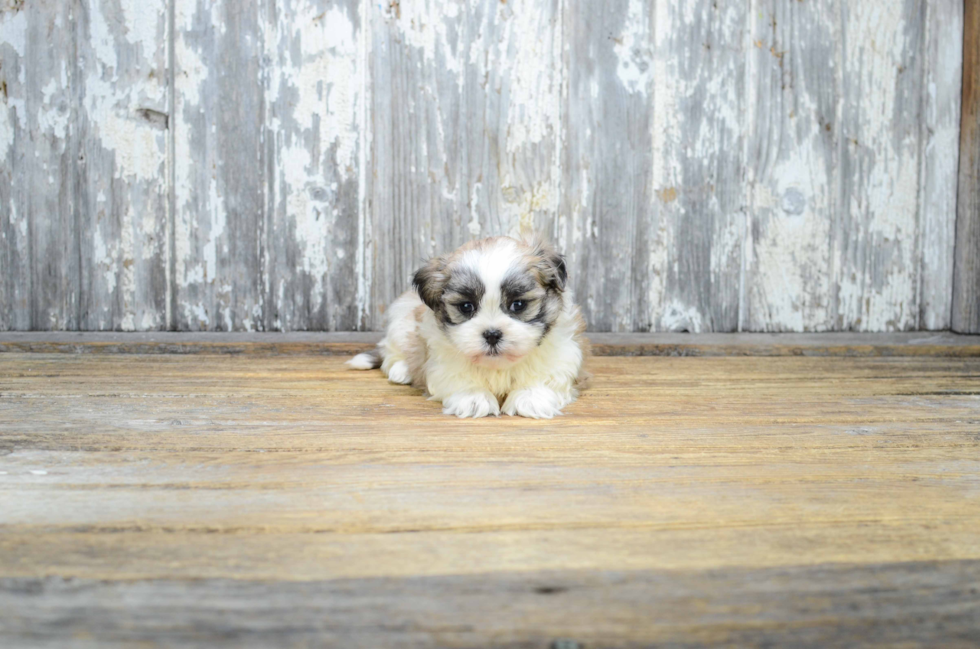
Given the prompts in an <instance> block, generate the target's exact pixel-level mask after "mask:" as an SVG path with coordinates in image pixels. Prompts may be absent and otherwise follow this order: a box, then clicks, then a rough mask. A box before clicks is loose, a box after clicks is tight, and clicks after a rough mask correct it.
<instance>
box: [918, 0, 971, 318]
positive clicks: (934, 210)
mask: <svg viewBox="0 0 980 649" xmlns="http://www.w3.org/2000/svg"><path fill="white" fill-rule="evenodd" d="M962 31H963V2H961V1H960V0H944V1H941V2H929V3H926V24H925V34H924V36H923V38H924V41H925V44H924V53H923V56H924V57H925V61H924V62H923V70H924V73H923V81H922V83H923V86H922V97H921V99H922V108H921V110H922V115H921V118H920V122H919V127H920V129H921V130H922V133H921V135H920V138H921V142H920V146H921V147H922V153H921V171H920V172H919V174H920V179H919V180H920V183H921V187H920V190H919V191H920V199H919V209H920V212H921V214H920V217H919V218H920V225H919V229H920V235H919V239H920V242H919V251H920V252H919V255H920V261H919V263H920V264H921V268H920V269H919V296H918V303H919V321H918V328H919V329H948V328H949V327H950V324H951V321H950V316H951V309H952V301H953V264H954V256H953V250H954V242H955V238H956V223H955V222H954V221H953V220H951V219H950V216H949V215H950V214H953V213H955V212H956V200H957V199H956V196H957V193H956V186H955V183H956V180H954V178H956V176H957V173H956V171H954V170H955V169H957V168H958V167H959V155H958V150H957V141H958V139H959V124H960V103H961V95H962V78H963V47H964V43H963V42H961V40H960V39H959V38H957V37H956V34H959V33H961V32H962ZM958 80H960V81H958ZM974 333H980V331H977V332H974Z"/></svg>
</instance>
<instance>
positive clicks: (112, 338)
mask: <svg viewBox="0 0 980 649" xmlns="http://www.w3.org/2000/svg"><path fill="white" fill-rule="evenodd" d="M380 338H381V334H380V333H371V332H364V333H353V332H333V333H306V332H302V333H301V332H292V333H232V334H218V333H209V332H208V333H169V332H155V333H132V334H130V333H126V334H110V333H38V332H29V333H28V332H17V333H0V353H3V352H31V353H45V354H54V353H66V354H258V355H279V356H289V355H320V354H327V355H338V356H352V355H354V354H356V353H359V352H363V351H367V350H369V349H371V348H372V347H373V346H374V345H375V344H377V342H378V340H379V339H380ZM589 340H590V343H591V346H592V353H593V355H595V356H851V357H877V356H933V357H954V356H958V357H970V356H980V337H977V336H964V335H958V334H951V333H946V332H943V333H924V332H923V333H892V334H851V333H826V334H697V335H690V334H670V333H658V334H603V333H593V334H590V336H589Z"/></svg>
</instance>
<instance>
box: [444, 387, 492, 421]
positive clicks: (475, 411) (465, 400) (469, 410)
mask: <svg viewBox="0 0 980 649" xmlns="http://www.w3.org/2000/svg"><path fill="white" fill-rule="evenodd" d="M442 411H443V412H444V413H445V414H447V415H456V416H457V417H486V416H488V415H493V416H494V417H496V416H498V415H500V404H499V403H498V402H497V397H495V396H493V395H492V394H491V393H489V392H460V393H458V394H454V395H452V396H450V397H447V398H445V399H443V400H442Z"/></svg>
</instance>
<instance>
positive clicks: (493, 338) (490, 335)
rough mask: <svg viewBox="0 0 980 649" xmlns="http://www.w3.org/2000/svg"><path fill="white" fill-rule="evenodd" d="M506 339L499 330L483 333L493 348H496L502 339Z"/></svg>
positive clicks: (488, 330) (489, 330)
mask: <svg viewBox="0 0 980 649" xmlns="http://www.w3.org/2000/svg"><path fill="white" fill-rule="evenodd" d="M503 337H504V334H503V332H501V331H500V330H499V329H487V330H486V331H484V332H483V339H484V340H486V341H487V344H488V345H490V346H491V347H496V346H497V343H499V342H500V339H501V338H503Z"/></svg>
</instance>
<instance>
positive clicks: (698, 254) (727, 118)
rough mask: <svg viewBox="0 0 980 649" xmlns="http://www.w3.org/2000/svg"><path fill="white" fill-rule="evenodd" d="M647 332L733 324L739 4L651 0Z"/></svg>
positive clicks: (740, 195) (742, 10)
mask: <svg viewBox="0 0 980 649" xmlns="http://www.w3.org/2000/svg"><path fill="white" fill-rule="evenodd" d="M655 7H656V12H657V14H656V18H655V23H656V37H655V48H656V50H655V51H656V62H655V66H654V69H653V77H654V81H655V89H654V95H653V104H654V108H653V113H654V115H653V118H654V124H653V136H654V139H653V154H654V163H653V183H654V187H655V188H656V200H655V202H654V204H655V205H656V209H657V213H658V218H659V222H658V223H657V226H656V227H657V228H658V229H657V231H656V232H657V235H656V236H653V237H650V239H649V242H648V244H647V245H648V246H649V248H650V250H651V258H650V260H649V262H648V265H647V268H648V271H647V272H648V273H650V274H652V275H653V277H652V278H651V280H650V288H649V293H650V295H651V297H650V303H651V305H653V313H652V314H651V325H652V328H653V329H655V330H658V331H690V332H693V333H697V332H701V331H735V330H736V329H737V328H738V314H739V300H740V298H739V294H740V290H741V282H742V277H741V266H742V254H743V251H742V245H743V240H744V230H745V213H744V206H745V196H744V186H745V182H744V177H743V175H744V170H743V163H742V158H743V147H744V133H745V123H744V122H743V120H744V119H745V114H746V113H745V97H744V94H745V89H746V85H745V84H743V83H739V82H738V81H737V80H738V79H742V78H744V75H745V62H746V45H747V38H746V36H747V35H746V25H747V21H748V16H749V12H750V11H751V7H750V6H749V5H748V4H746V3H744V2H698V3H694V4H692V3H689V2H683V1H681V0H676V1H668V2H657V3H655Z"/></svg>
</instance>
